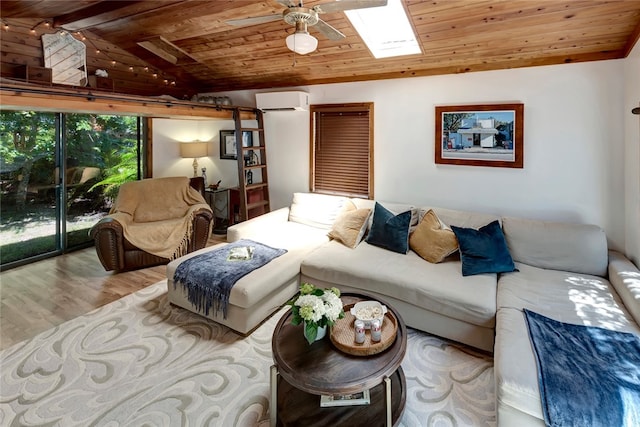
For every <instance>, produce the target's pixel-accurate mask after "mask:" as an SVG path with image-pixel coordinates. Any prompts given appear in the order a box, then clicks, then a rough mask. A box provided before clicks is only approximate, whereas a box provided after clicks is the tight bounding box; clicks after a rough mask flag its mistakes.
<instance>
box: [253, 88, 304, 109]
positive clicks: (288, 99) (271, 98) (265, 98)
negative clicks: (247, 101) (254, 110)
mask: <svg viewBox="0 0 640 427" xmlns="http://www.w3.org/2000/svg"><path fill="white" fill-rule="evenodd" d="M256 106H257V107H258V108H259V109H261V110H263V111H293V110H296V111H307V110H309V94H308V93H307V92H301V91H288V92H268V93H256Z"/></svg>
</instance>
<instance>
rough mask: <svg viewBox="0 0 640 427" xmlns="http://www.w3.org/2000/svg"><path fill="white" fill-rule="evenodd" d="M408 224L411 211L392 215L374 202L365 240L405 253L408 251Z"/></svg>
mask: <svg viewBox="0 0 640 427" xmlns="http://www.w3.org/2000/svg"><path fill="white" fill-rule="evenodd" d="M410 224H411V211H406V212H403V213H401V214H398V215H394V214H393V212H391V211H389V210H388V209H385V208H384V207H383V206H382V205H381V204H379V203H378V202H376V206H375V208H374V210H373V224H371V230H369V235H368V236H367V238H366V240H365V241H366V242H367V243H369V244H371V245H374V246H379V247H381V248H384V249H388V250H390V251H393V252H398V253H400V254H406V253H407V252H408V251H409V225H410Z"/></svg>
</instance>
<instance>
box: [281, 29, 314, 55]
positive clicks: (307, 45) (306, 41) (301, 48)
mask: <svg viewBox="0 0 640 427" xmlns="http://www.w3.org/2000/svg"><path fill="white" fill-rule="evenodd" d="M286 42H287V47H288V48H289V50H291V51H293V52H295V53H297V54H298V55H306V54H307V53H311V52H313V51H314V50H316V48H317V47H318V39H316V38H315V37H313V36H312V35H311V34H309V33H302V32H295V33H293V34H290V35H288V36H287V39H286Z"/></svg>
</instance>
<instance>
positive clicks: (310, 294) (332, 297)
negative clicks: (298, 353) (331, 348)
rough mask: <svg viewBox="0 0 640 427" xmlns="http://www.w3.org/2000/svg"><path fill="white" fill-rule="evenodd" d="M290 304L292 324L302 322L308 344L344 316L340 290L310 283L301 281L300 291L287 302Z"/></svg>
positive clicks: (322, 334) (319, 337) (321, 336)
mask: <svg viewBox="0 0 640 427" xmlns="http://www.w3.org/2000/svg"><path fill="white" fill-rule="evenodd" d="M287 305H290V306H291V311H292V312H293V318H292V320H291V323H292V324H293V325H299V324H301V323H303V324H304V330H303V332H304V337H305V338H306V339H307V341H308V342H309V344H312V343H313V342H314V341H316V340H319V339H322V338H323V337H324V336H325V334H326V333H327V327H331V326H333V324H334V322H335V321H336V320H338V319H342V318H343V317H344V310H343V305H342V300H340V290H339V289H337V288H331V289H320V288H317V287H315V286H314V285H312V284H311V283H302V284H301V285H300V293H299V294H298V295H296V296H295V297H293V298H292V299H291V300H289V301H288V302H287Z"/></svg>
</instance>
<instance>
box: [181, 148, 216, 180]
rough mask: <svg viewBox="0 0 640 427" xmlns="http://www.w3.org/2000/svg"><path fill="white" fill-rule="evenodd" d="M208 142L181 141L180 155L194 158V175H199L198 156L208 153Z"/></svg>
mask: <svg viewBox="0 0 640 427" xmlns="http://www.w3.org/2000/svg"><path fill="white" fill-rule="evenodd" d="M208 145H209V143H208V142H200V141H194V142H182V143H180V156H181V157H185V158H193V176H194V177H196V176H198V158H199V157H205V156H206V155H207V147H208Z"/></svg>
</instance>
